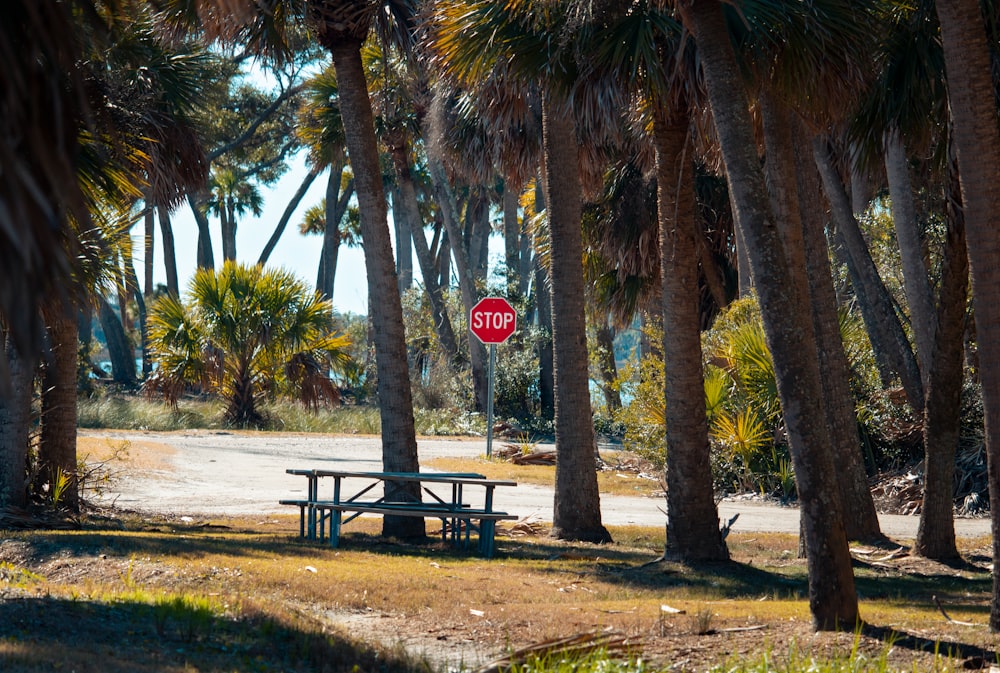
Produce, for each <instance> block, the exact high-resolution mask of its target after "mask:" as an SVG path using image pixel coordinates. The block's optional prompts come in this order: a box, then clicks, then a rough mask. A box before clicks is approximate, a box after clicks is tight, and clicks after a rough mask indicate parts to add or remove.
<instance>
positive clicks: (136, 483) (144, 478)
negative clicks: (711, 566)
mask: <svg viewBox="0 0 1000 673" xmlns="http://www.w3.org/2000/svg"><path fill="white" fill-rule="evenodd" d="M79 437H80V440H81V449H80V452H81V454H83V453H88V452H89V453H91V454H97V455H100V453H102V451H101V450H100V449H102V448H103V449H107V448H108V447H116V446H121V445H122V444H123V443H124V442H127V446H128V455H129V459H128V460H127V461H125V462H122V463H120V464H119V463H113V464H111V469H112V470H113V471H115V472H117V473H118V478H117V479H116V480H115V481H114V483H113V486H112V487H111V488H110V489H108V491H107V492H105V493H104V494H103V496H102V497H101V499H100V502H103V503H105V504H110V503H111V502H114V503H115V504H117V505H118V506H119V507H122V508H125V509H134V510H141V511H151V512H162V513H169V514H175V515H191V516H197V515H246V514H250V515H253V514H269V513H279V512H281V513H288V514H290V513H293V509H294V508H290V507H283V506H281V505H279V504H278V500H279V499H282V498H296V497H305V488H306V482H305V479H304V478H303V477H299V476H293V475H289V474H286V473H285V470H286V469H287V468H316V469H328V470H344V471H351V472H363V471H381V469H382V444H381V440H380V439H379V438H378V437H372V436H349V435H315V434H283V433H254V432H246V433H245V432H226V431H212V430H198V431H181V432H138V431H114V430H107V431H103V430H102V431H97V430H81V431H80V432H79ZM417 445H418V452H419V456H420V460H421V461H422V462H425V461H429V460H430V459H433V458H438V457H464V458H477V457H479V456H482V455H485V453H486V441H485V440H484V439H467V438H433V439H421V440H419V441H418V442H417ZM425 469H426V468H425ZM321 487H322V482H321ZM321 495H322V491H321ZM552 497H553V496H552V489H551V488H548V487H543V486H534V485H531V484H520V485H518V486H517V487H516V488H498V489H497V491H496V493H495V496H494V498H495V506H496V507H497V509H501V510H504V511H507V512H510V513H511V514H516V515H518V516H520V517H530V518H532V519H535V520H539V521H551V520H552ZM664 507H665V503H664V500H663V499H662V498H648V497H627V496H611V495H603V496H601V514H602V520H603V523H605V524H608V525H626V524H636V525H641V526H663V525H664V523H665V518H666V517H665V514H664V511H663V509H664ZM736 514H739V518H738V519H737V521H736V523H735V524H734V525H733V530H734V531H743V532H781V533H797V532H798V530H799V512H798V509H797V508H794V507H782V506H778V505H774V504H768V503H763V502H759V501H753V500H740V499H734V500H724V501H723V502H721V503H720V504H719V516H720V517H721V518H723V519H724V520H726V521H728V520H729V519H730V518H732V517H733V516H734V515H736ZM879 519H880V522H881V525H882V532H883V533H885V534H886V535H888V536H889V537H891V538H899V539H907V538H911V539H912V538H914V537H915V536H916V533H917V522H918V517H916V516H901V515H880V516H879ZM955 529H956V533H957V534H958V536H960V537H978V536H981V535H988V534H989V532H990V522H989V519H988V518H973V519H970V518H957V519H956V520H955Z"/></svg>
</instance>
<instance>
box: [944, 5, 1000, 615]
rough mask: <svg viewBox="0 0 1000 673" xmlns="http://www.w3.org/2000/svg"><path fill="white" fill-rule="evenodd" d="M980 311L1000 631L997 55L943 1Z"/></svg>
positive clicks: (972, 12) (971, 15)
mask: <svg viewBox="0 0 1000 673" xmlns="http://www.w3.org/2000/svg"><path fill="white" fill-rule="evenodd" d="M936 5H937V13H938V19H939V21H940V23H941V42H942V45H943V47H944V60H945V70H946V72H947V77H948V101H949V103H950V110H951V117H952V123H953V124H954V141H955V149H956V151H957V155H958V168H959V180H960V183H961V186H962V204H963V212H964V216H965V226H966V232H967V233H966V235H967V237H968V251H969V266H970V272H971V277H972V301H973V305H974V308H975V312H976V340H977V346H978V349H979V362H980V371H979V377H980V381H981V382H982V390H983V410H984V414H985V442H986V455H987V461H988V465H989V469H988V475H989V489H990V513H991V519H992V528H993V561H994V563H993V600H992V603H991V606H990V629H991V630H993V631H1000V469H998V466H1000V435H998V432H1000V226H998V223H997V221H996V218H997V216H998V214H1000V191H998V190H997V189H996V185H997V181H998V178H1000V131H998V130H997V126H996V104H995V99H994V96H993V77H992V75H991V73H992V70H991V65H990V63H991V60H990V50H989V46H988V44H987V39H986V29H985V26H984V23H983V17H982V14H981V10H980V6H979V3H978V2H975V0H937V2H936Z"/></svg>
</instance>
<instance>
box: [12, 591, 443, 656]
mask: <svg viewBox="0 0 1000 673" xmlns="http://www.w3.org/2000/svg"><path fill="white" fill-rule="evenodd" d="M60 668H65V669H66V670H69V668H72V669H73V670H75V671H77V672H78V673H84V672H93V673H98V672H100V673H119V672H120V673H126V672H128V673H145V672H147V671H149V672H152V671H162V670H185V671H186V670H197V671H203V672H215V671H219V672H221V671H237V672H242V671H248V672H249V671H254V672H258V671H272V670H275V671H289V670H296V671H298V670H303V671H316V672H317V673H319V672H325V671H331V672H332V671H358V672H359V673H360V672H367V671H379V673H383V672H384V673H427V671H428V670H429V669H430V665H429V663H428V662H427V661H425V660H422V659H417V658H414V657H409V656H407V655H405V653H403V652H402V651H396V650H391V651H390V650H379V649H375V648H373V647H371V646H369V645H365V644H361V643H359V642H355V641H352V640H349V639H348V638H346V637H342V636H339V635H331V634H328V633H322V632H320V631H319V630H318V629H317V630H313V629H310V628H308V627H301V626H296V625H293V624H285V623H281V622H278V621H277V620H275V619H274V618H271V617H268V616H264V615H239V616H237V617H235V618H233V617H232V616H227V615H226V614H223V612H222V610H221V609H220V608H215V607H211V606H208V605H207V604H205V603H204V602H200V601H197V600H194V599H187V598H183V597H180V598H171V599H160V600H156V599H154V600H153V601H152V602H144V601H142V600H129V599H117V600H114V601H113V602H93V601H83V600H64V599H58V598H51V597H31V596H13V597H12V596H10V595H7V596H5V597H3V599H2V600H0V670H3V671H5V673H21V672H22V671H23V672H25V673H27V672H29V671H30V672H32V673H33V672H35V671H41V670H57V669H60Z"/></svg>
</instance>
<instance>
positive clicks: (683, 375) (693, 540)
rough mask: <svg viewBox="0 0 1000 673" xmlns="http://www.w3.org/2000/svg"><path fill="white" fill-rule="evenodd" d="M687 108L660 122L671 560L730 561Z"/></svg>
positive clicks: (659, 208)
mask: <svg viewBox="0 0 1000 673" xmlns="http://www.w3.org/2000/svg"><path fill="white" fill-rule="evenodd" d="M686 110H687V107H686V103H681V104H680V105H678V106H677V111H676V112H675V113H674V114H670V113H669V112H667V111H666V110H663V109H660V110H658V111H657V115H656V117H655V119H654V122H653V123H654V127H653V130H654V139H655V143H656V185H657V212H658V213H659V225H660V270H661V282H662V285H663V305H662V314H663V374H664V409H665V417H666V443H667V446H666V455H667V474H666V477H667V540H666V548H665V550H664V551H665V555H666V556H667V557H676V558H679V559H683V560H686V561H704V560H724V559H727V558H729V550H728V548H727V547H726V543H725V540H723V538H722V535H721V533H720V531H719V511H718V508H717V507H716V506H715V493H714V488H713V485H712V466H711V463H710V461H709V453H710V452H709V443H708V420H707V418H706V416H705V379H704V372H703V369H702V357H701V355H702V353H701V334H700V333H699V329H698V325H699V320H698V313H699V291H698V257H697V245H698V243H697V237H698V235H699V234H698V225H697V224H696V220H695V195H694V161H693V157H692V156H691V155H690V154H689V151H690V147H689V143H688V134H689V132H690V118H689V116H688V114H687V113H686Z"/></svg>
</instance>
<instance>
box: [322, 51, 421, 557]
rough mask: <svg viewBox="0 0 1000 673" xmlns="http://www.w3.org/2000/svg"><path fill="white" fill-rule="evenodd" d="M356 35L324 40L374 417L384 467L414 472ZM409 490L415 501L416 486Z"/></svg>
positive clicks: (394, 530)
mask: <svg viewBox="0 0 1000 673" xmlns="http://www.w3.org/2000/svg"><path fill="white" fill-rule="evenodd" d="M361 44H362V42H361V40H355V39H341V40H338V41H337V42H336V43H334V44H331V45H330V46H329V48H330V53H331V55H332V56H333V65H334V68H335V70H336V74H337V82H338V84H339V93H340V109H341V113H342V115H343V119H344V133H345V136H346V144H347V151H348V153H349V154H350V157H351V166H352V167H353V168H354V177H355V189H356V193H357V197H358V206H359V211H360V214H361V223H360V224H361V239H362V241H363V243H364V249H365V270H366V271H367V273H368V305H369V312H370V313H371V323H372V333H373V334H372V336H373V340H374V343H375V366H376V371H377V376H378V399H379V409H380V411H381V423H382V465H383V467H384V468H385V470H386V471H387V472H418V471H419V470H420V464H419V462H418V460H417V440H416V430H415V428H414V420H413V397H412V393H411V391H410V374H409V367H408V363H407V356H406V335H405V333H404V329H403V305H402V301H401V299H400V296H399V288H398V285H397V279H396V267H395V262H394V260H393V255H392V245H391V243H390V239H389V223H388V213H387V210H386V200H385V190H384V188H383V186H382V172H381V170H380V168H379V158H378V147H377V145H376V139H375V125H374V119H373V116H372V107H371V100H370V98H369V97H368V87H367V83H366V81H365V71H364V67H363V65H362V62H361ZM411 490H412V492H411V493H410V495H412V496H413V497H415V498H416V499H418V500H419V498H420V492H419V490H418V489H416V488H414V489H411ZM382 534H383V535H386V536H395V537H423V536H424V535H425V529H424V522H423V520H421V519H412V518H408V517H398V516H386V517H385V518H384V519H383V524H382Z"/></svg>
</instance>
